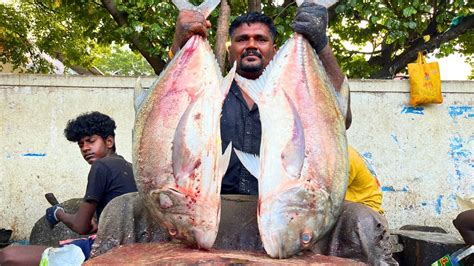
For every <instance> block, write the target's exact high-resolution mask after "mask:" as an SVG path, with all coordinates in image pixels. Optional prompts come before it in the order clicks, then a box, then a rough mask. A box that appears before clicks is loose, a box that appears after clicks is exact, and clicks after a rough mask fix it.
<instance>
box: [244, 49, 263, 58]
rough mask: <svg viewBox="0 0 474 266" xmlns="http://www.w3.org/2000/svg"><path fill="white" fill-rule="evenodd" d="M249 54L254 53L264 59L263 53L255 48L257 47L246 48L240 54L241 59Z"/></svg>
mask: <svg viewBox="0 0 474 266" xmlns="http://www.w3.org/2000/svg"><path fill="white" fill-rule="evenodd" d="M249 55H253V56H256V57H258V58H260V59H262V54H261V53H260V52H259V51H258V50H255V49H250V50H245V51H244V52H243V53H242V54H241V55H240V59H242V58H244V57H246V56H249Z"/></svg>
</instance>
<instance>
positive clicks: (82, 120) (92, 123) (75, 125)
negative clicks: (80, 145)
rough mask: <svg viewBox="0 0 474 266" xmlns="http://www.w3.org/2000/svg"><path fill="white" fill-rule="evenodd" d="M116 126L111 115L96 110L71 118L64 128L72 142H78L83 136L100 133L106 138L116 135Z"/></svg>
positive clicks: (65, 133) (67, 137)
mask: <svg viewBox="0 0 474 266" xmlns="http://www.w3.org/2000/svg"><path fill="white" fill-rule="evenodd" d="M115 128H116V126H115V121H114V120H113V119H112V118H110V116H108V115H105V114H102V113H99V112H97V111H96V112H90V113H84V114H81V115H80V116H78V117H77V118H76V119H72V120H69V121H68V122H67V126H66V128H65V129H64V135H65V136H66V139H67V140H69V141H72V142H78V141H79V140H81V139H82V138H83V137H88V136H92V135H99V136H101V137H102V138H103V139H106V138H107V137H108V136H112V137H115V132H114V130H115ZM114 148H115V145H114Z"/></svg>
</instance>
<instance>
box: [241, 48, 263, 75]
mask: <svg viewBox="0 0 474 266" xmlns="http://www.w3.org/2000/svg"><path fill="white" fill-rule="evenodd" d="M249 55H253V56H256V57H258V58H259V59H260V62H259V63H258V64H255V61H254V62H245V61H244V60H243V59H244V57H246V56H249ZM247 63H250V64H247ZM262 69H263V61H262V54H260V52H259V51H258V50H256V49H249V50H246V51H245V52H243V53H242V55H241V56H240V70H241V71H243V72H247V73H254V72H260V71H261V70H262Z"/></svg>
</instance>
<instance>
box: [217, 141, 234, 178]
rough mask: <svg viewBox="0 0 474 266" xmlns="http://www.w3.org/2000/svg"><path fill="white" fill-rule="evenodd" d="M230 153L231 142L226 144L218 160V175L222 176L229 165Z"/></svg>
mask: <svg viewBox="0 0 474 266" xmlns="http://www.w3.org/2000/svg"><path fill="white" fill-rule="evenodd" d="M231 155H232V142H230V143H229V145H227V148H226V149H225V151H224V154H222V156H221V159H220V160H219V176H220V177H223V176H224V174H225V172H226V171H227V167H229V162H230V156H231Z"/></svg>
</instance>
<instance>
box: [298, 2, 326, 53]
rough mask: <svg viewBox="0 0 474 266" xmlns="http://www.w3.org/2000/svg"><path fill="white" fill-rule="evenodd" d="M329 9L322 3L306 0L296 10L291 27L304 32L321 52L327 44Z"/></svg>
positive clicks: (312, 44) (301, 32)
mask: <svg viewBox="0 0 474 266" xmlns="http://www.w3.org/2000/svg"><path fill="white" fill-rule="evenodd" d="M327 26H328V10H327V8H325V7H324V6H322V5H318V4H315V3H310V2H308V1H304V2H303V3H302V4H301V5H300V6H299V7H298V11H297V12H296V16H295V19H294V21H293V24H291V28H293V30H294V31H295V32H298V33H300V34H302V35H303V36H304V37H305V38H306V39H307V40H308V41H309V43H310V44H311V46H312V47H313V48H314V49H315V50H316V52H317V53H319V52H320V51H321V50H322V49H323V48H324V47H325V46H326V45H327V44H328V37H327V35H326V28H327Z"/></svg>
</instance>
